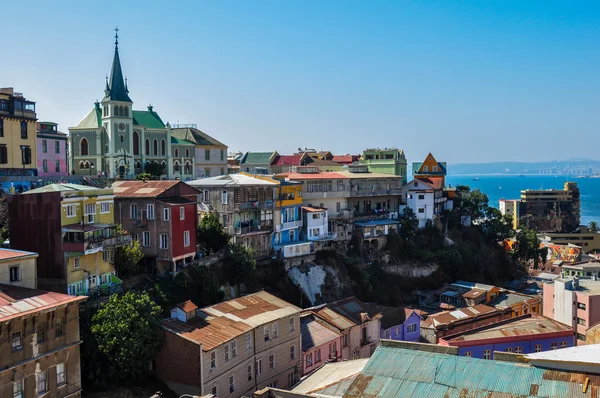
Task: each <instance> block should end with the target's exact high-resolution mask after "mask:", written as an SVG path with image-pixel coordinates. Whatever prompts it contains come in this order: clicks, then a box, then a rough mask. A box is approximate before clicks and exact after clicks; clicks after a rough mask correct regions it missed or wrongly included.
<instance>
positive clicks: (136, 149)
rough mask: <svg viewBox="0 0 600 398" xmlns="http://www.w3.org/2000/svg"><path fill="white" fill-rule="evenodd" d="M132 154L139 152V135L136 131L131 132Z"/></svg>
mask: <svg viewBox="0 0 600 398" xmlns="http://www.w3.org/2000/svg"><path fill="white" fill-rule="evenodd" d="M133 154H134V155H139V154H140V135H139V134H138V132H137V131H134V132H133Z"/></svg>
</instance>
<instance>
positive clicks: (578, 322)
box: [577, 318, 585, 326]
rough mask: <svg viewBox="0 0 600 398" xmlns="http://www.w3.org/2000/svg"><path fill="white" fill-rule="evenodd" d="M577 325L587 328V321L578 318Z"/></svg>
mask: <svg viewBox="0 0 600 398" xmlns="http://www.w3.org/2000/svg"><path fill="white" fill-rule="evenodd" d="M577 324H578V325H582V326H585V319H582V318H577Z"/></svg>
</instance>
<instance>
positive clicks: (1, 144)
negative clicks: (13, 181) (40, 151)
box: [0, 87, 38, 176]
mask: <svg viewBox="0 0 600 398" xmlns="http://www.w3.org/2000/svg"><path fill="white" fill-rule="evenodd" d="M35 121H36V113H35V102H33V101H28V100H27V99H25V97H23V94H22V93H17V92H15V91H14V90H13V88H12V87H9V88H0V174H1V175H4V176H21V175H24V176H36V175H37V172H38V170H37V160H36V159H37V145H36V135H35Z"/></svg>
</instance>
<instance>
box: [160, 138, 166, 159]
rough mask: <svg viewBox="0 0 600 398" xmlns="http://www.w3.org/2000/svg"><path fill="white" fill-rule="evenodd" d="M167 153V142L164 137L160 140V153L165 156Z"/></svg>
mask: <svg viewBox="0 0 600 398" xmlns="http://www.w3.org/2000/svg"><path fill="white" fill-rule="evenodd" d="M166 153H167V142H166V141H165V140H164V139H163V140H162V141H161V142H160V155H161V156H165V155H166Z"/></svg>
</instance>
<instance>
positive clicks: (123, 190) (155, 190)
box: [112, 180, 183, 198]
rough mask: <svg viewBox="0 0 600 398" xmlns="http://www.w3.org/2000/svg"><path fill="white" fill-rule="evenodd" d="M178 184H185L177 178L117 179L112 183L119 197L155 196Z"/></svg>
mask: <svg viewBox="0 0 600 398" xmlns="http://www.w3.org/2000/svg"><path fill="white" fill-rule="evenodd" d="M177 184H183V182H181V181H177V180H162V181H158V180H156V181H153V180H149V181H145V182H144V181H115V182H114V183H113V184H112V187H113V190H114V192H115V196H117V197H119V198H125V197H132V198H141V197H149V198H154V197H157V196H158V195H160V194H162V193H163V192H165V191H167V190H169V189H171V188H173V187H174V186H175V185H177Z"/></svg>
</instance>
